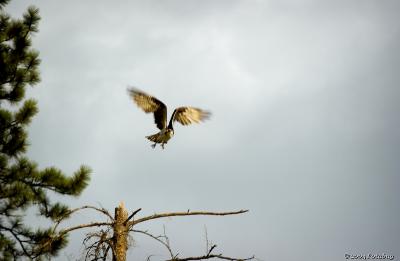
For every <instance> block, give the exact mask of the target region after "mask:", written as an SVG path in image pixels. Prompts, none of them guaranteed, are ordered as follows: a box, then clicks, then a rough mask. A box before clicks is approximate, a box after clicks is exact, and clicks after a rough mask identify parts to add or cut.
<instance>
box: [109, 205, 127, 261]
mask: <svg viewBox="0 0 400 261" xmlns="http://www.w3.org/2000/svg"><path fill="white" fill-rule="evenodd" d="M114 218H115V224H114V228H113V229H114V237H113V246H114V251H113V261H126V251H127V249H128V226H127V224H126V222H125V221H126V220H127V218H128V212H127V211H126V208H125V205H124V203H123V202H121V203H120V204H119V206H118V207H116V208H115V217H114Z"/></svg>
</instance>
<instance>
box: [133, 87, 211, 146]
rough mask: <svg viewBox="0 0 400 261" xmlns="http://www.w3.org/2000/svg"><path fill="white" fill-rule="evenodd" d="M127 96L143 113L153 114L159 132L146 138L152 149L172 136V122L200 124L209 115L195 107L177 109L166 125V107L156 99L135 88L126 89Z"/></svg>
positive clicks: (209, 114)
mask: <svg viewBox="0 0 400 261" xmlns="http://www.w3.org/2000/svg"><path fill="white" fill-rule="evenodd" d="M128 94H129V96H130V97H131V98H132V99H133V101H134V102H135V103H136V104H137V106H138V107H139V108H141V109H142V110H143V111H144V112H145V113H153V115H154V123H155V124H156V125H157V128H159V129H160V131H159V132H158V133H156V134H153V135H150V136H146V138H147V139H148V140H150V141H152V142H154V144H152V145H151V147H152V148H153V149H154V148H155V147H156V145H157V143H159V144H161V147H162V148H163V149H164V145H165V144H167V143H168V141H169V140H170V139H171V138H172V137H173V136H174V126H173V124H174V122H175V121H177V122H179V123H180V124H182V125H189V124H192V123H200V122H201V121H204V120H206V119H208V118H209V117H210V116H211V113H210V112H208V111H205V110H202V109H199V108H195V107H189V106H184V107H178V108H176V109H175V110H174V112H173V113H172V116H171V118H170V120H169V123H168V125H167V106H165V104H164V103H163V102H162V101H160V100H158V99H157V98H155V97H153V96H151V95H148V94H147V93H145V92H143V91H141V90H138V89H136V88H133V87H130V88H128Z"/></svg>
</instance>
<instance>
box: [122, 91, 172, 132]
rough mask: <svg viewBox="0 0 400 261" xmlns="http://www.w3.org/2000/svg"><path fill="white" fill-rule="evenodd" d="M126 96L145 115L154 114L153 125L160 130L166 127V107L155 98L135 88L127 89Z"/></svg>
mask: <svg viewBox="0 0 400 261" xmlns="http://www.w3.org/2000/svg"><path fill="white" fill-rule="evenodd" d="M128 94H129V96H131V98H132V99H133V101H134V102H135V103H136V104H137V106H139V108H141V109H142V110H143V111H144V112H145V113H153V114H154V123H155V124H156V125H157V128H159V129H160V130H162V129H164V128H165V127H166V126H167V106H165V104H164V103H163V102H162V101H160V100H158V99H157V98H155V97H153V96H151V95H148V94H147V93H145V92H143V91H141V90H138V89H136V88H128Z"/></svg>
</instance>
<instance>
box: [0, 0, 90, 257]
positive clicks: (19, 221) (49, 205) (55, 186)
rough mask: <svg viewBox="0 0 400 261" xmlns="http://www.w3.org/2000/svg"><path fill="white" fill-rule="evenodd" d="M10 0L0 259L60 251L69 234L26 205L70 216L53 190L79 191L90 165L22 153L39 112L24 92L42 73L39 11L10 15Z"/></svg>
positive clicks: (1, 73)
mask: <svg viewBox="0 0 400 261" xmlns="http://www.w3.org/2000/svg"><path fill="white" fill-rule="evenodd" d="M7 2H8V1H6V0H0V260H15V259H23V258H28V259H32V258H35V259H36V258H37V259H40V258H42V257H46V256H47V257H51V256H54V255H57V253H58V251H59V250H60V249H61V248H63V247H64V246H65V245H66V243H67V238H66V235H64V236H60V235H58V234H57V232H55V231H53V229H52V228H48V229H34V228H32V226H29V225H28V224H26V223H24V216H25V212H26V210H27V209H28V208H29V207H32V206H36V207H37V209H38V210H39V211H38V212H39V215H41V216H43V217H46V218H48V219H49V220H51V221H53V222H57V221H59V220H60V219H61V218H65V217H67V216H68V215H69V209H68V207H67V206H65V205H63V204H61V203H58V202H51V200H50V197H49V192H52V193H57V194H61V195H72V196H78V195H80V194H81V192H82V191H83V190H84V188H85V187H86V186H87V184H88V181H89V173H90V169H89V168H88V167H85V166H82V167H80V169H79V170H77V171H76V172H75V173H74V175H73V176H72V177H68V176H66V175H65V174H63V173H62V172H61V171H60V170H59V169H57V168H55V167H49V168H45V169H43V170H40V169H38V166H37V164H36V163H34V162H32V161H31V160H29V159H28V158H26V157H25V156H24V154H25V152H26V149H27V146H28V140H27V137H28V135H27V127H28V124H29V123H30V122H31V120H32V118H33V116H34V115H35V114H36V113H37V112H38V109H37V102H36V101H35V100H32V99H27V100H24V96H25V88H26V87H27V86H32V85H34V84H36V83H38V82H39V79H40V78H39V70H38V66H39V64H40V60H39V53H38V52H37V51H35V50H33V49H32V48H31V37H32V34H33V33H34V32H37V31H38V22H39V20H40V17H39V12H38V9H37V8H34V7H29V8H28V10H27V11H26V13H25V14H24V15H23V18H22V19H20V20H14V19H11V18H10V17H9V16H8V15H7V14H6V13H5V12H4V10H3V8H4V6H5V5H6V4H7Z"/></svg>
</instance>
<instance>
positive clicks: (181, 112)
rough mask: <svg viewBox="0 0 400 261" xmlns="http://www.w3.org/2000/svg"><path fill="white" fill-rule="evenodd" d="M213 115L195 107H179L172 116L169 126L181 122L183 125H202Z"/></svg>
mask: <svg viewBox="0 0 400 261" xmlns="http://www.w3.org/2000/svg"><path fill="white" fill-rule="evenodd" d="M210 116H211V113H210V112H208V111H205V110H202V109H199V108H194V107H179V108H176V109H175V111H174V113H173V114H172V116H171V119H170V121H169V125H172V124H173V122H174V121H177V122H179V123H180V124H182V125H189V124H192V123H200V122H201V121H204V120H206V119H208V118H210Z"/></svg>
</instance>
